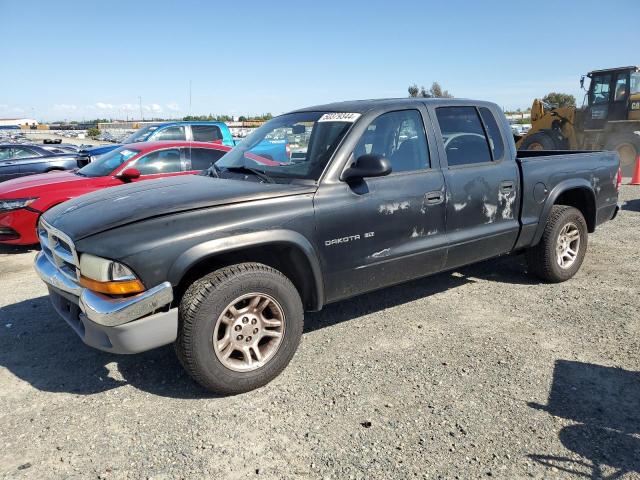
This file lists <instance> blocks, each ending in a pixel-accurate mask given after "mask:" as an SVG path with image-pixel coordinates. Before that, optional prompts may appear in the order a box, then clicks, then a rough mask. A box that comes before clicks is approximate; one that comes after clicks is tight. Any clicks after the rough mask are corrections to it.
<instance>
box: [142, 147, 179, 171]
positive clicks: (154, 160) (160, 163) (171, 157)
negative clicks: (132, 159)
mask: <svg viewBox="0 0 640 480" xmlns="http://www.w3.org/2000/svg"><path fill="white" fill-rule="evenodd" d="M133 166H134V167H135V168H137V169H138V170H140V175H153V174H157V173H171V172H179V171H181V170H182V162H181V161H180V150H179V149H178V148H170V149H167V150H158V151H156V152H151V153H149V154H147V155H145V156H144V157H142V158H140V159H139V160H137V161H136V163H135V165H133Z"/></svg>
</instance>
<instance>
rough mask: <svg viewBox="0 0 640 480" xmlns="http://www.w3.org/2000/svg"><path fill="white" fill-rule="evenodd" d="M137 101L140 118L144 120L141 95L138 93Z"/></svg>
mask: <svg viewBox="0 0 640 480" xmlns="http://www.w3.org/2000/svg"><path fill="white" fill-rule="evenodd" d="M138 102H140V119H141V120H142V121H143V122H144V115H143V114H142V97H141V96H139V95H138Z"/></svg>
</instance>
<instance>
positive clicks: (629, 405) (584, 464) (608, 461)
mask: <svg viewBox="0 0 640 480" xmlns="http://www.w3.org/2000/svg"><path fill="white" fill-rule="evenodd" d="M529 406H530V407H532V408H536V409H539V410H543V411H545V412H548V413H549V414H551V415H553V416H556V417H561V418H564V419H566V420H571V421H574V422H577V423H575V424H573V425H569V426H566V427H564V428H562V429H561V430H560V432H559V434H558V437H559V439H560V442H561V443H562V445H563V446H564V447H565V448H566V449H567V450H569V451H571V452H573V453H574V454H577V456H576V455H572V456H570V457H569V456H566V455H554V454H532V455H529V457H530V458H531V459H533V460H534V461H536V462H538V463H540V464H542V465H544V466H547V467H549V468H552V467H555V468H556V469H558V470H560V471H562V472H566V473H569V474H573V475H576V476H580V477H585V478H590V479H594V480H595V479H614V478H622V477H623V476H624V475H626V474H627V473H633V472H636V473H640V438H639V437H638V436H637V435H638V434H640V417H639V416H638V412H639V411H640V372H632V371H629V370H624V369H621V368H612V367H604V366H601V365H594V364H590V363H582V362H574V361H568V360H558V361H556V364H555V368H554V372H553V383H552V386H551V390H550V393H549V398H548V401H547V405H539V404H535V403H530V404H529Z"/></svg>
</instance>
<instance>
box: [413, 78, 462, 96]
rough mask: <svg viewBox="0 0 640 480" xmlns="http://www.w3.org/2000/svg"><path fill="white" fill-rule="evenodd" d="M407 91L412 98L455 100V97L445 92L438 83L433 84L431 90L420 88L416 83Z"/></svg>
mask: <svg viewBox="0 0 640 480" xmlns="http://www.w3.org/2000/svg"><path fill="white" fill-rule="evenodd" d="M407 91H408V92H409V96H410V97H421V98H453V95H451V94H450V93H449V91H448V90H443V89H442V87H441V86H440V84H439V83H438V82H433V83H432V84H431V88H430V89H429V90H427V89H426V88H424V87H420V88H418V85H416V84H415V83H414V84H413V85H410V86H409V88H408V89H407Z"/></svg>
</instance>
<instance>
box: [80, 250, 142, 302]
mask: <svg viewBox="0 0 640 480" xmlns="http://www.w3.org/2000/svg"><path fill="white" fill-rule="evenodd" d="M80 275H81V276H80V285H82V286H83V287H85V288H88V289H89V290H92V291H94V292H100V293H107V294H110V295H126V294H129V293H138V292H143V291H144V290H145V288H144V285H143V284H142V282H141V281H140V280H139V279H138V277H137V276H136V274H135V273H133V271H131V269H130V268H129V267H127V266H126V265H123V264H121V263H118V262H114V261H113V260H108V259H106V258H100V257H96V256H95V255H91V254H89V253H83V254H82V255H81V257H80Z"/></svg>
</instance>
